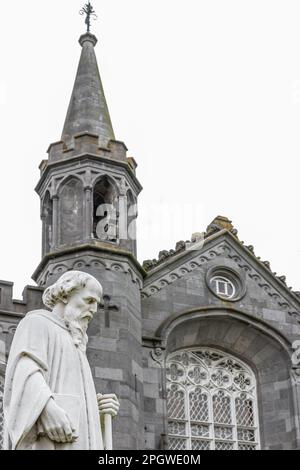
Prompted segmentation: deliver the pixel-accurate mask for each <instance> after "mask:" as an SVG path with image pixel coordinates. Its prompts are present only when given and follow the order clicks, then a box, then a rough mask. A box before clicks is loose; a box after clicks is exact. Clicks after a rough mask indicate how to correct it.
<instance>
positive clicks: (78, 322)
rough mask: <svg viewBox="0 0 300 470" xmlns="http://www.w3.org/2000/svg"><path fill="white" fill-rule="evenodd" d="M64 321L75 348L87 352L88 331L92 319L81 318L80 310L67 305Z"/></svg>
mask: <svg viewBox="0 0 300 470" xmlns="http://www.w3.org/2000/svg"><path fill="white" fill-rule="evenodd" d="M64 321H65V324H66V326H67V328H68V330H69V332H70V334H71V336H72V339H73V342H74V344H75V346H76V347H77V348H78V349H80V350H81V351H83V352H86V347H87V342H88V336H87V334H86V330H87V328H88V325H89V321H90V317H83V318H82V317H81V316H80V312H79V311H78V310H74V308H70V307H68V305H66V307H65V311H64Z"/></svg>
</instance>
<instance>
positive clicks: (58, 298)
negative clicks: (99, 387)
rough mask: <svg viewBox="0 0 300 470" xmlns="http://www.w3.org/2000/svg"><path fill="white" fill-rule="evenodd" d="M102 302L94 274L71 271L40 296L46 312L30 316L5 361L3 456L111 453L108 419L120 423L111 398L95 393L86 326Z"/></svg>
mask: <svg viewBox="0 0 300 470" xmlns="http://www.w3.org/2000/svg"><path fill="white" fill-rule="evenodd" d="M101 299H102V287H101V285H100V284H99V282H98V281H97V280H96V279H95V278H94V277H93V276H91V275H89V274H86V273H83V272H79V271H68V272H66V273H65V274H63V275H62V276H61V277H60V279H58V281H57V282H56V283H55V284H54V285H52V286H50V287H48V288H47V289H46V290H45V292H44V295H43V302H44V304H45V305H46V307H48V308H50V309H52V311H48V310H35V311H32V312H29V313H27V315H26V316H25V318H24V319H23V320H22V321H21V322H20V323H19V325H18V328H17V330H16V333H15V336H14V339H13V343H12V346H11V350H10V355H9V359H8V364H7V369H6V378H5V389H4V400H3V409H4V418H5V435H4V447H5V448H6V449H48V450H50V449H52V450H56V449H57V450H58V449H59V450H69V449H70V450H77V449H78V450H79V449H80V450H89V449H94V450H99V449H104V448H106V444H105V442H104V438H103V429H102V427H103V423H104V419H103V416H104V415H106V416H107V414H109V415H111V416H115V415H116V414H117V412H118V410H119V402H118V400H117V397H116V396H115V395H114V394H109V395H101V394H98V395H97V394H96V390H95V386H94V382H93V378H92V373H91V369H90V366H89V363H88V360H87V357H86V346H87V341H88V337H87V334H86V331H87V327H88V324H89V321H90V320H91V319H92V318H93V315H94V314H95V313H96V311H97V306H98V304H99V303H100V302H101Z"/></svg>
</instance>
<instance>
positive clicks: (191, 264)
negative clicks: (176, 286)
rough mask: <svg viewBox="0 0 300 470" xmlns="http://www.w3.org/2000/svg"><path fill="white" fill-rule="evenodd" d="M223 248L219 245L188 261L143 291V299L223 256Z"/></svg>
mask: <svg viewBox="0 0 300 470" xmlns="http://www.w3.org/2000/svg"><path fill="white" fill-rule="evenodd" d="M222 248H223V247H222V245H218V246H217V247H215V248H214V249H213V250H212V249H211V250H208V251H206V252H204V253H201V254H200V255H198V256H197V257H195V258H194V259H193V260H191V261H188V262H187V263H184V264H183V265H182V266H180V267H179V268H176V269H174V270H172V271H171V272H170V273H169V274H167V275H166V276H165V277H164V278H162V279H158V280H157V281H155V282H153V283H152V284H150V286H147V287H145V288H144V289H143V290H142V299H145V298H147V297H150V296H151V295H153V294H155V293H156V292H159V291H160V290H161V289H162V288H164V287H165V286H167V285H169V284H172V283H173V282H174V281H177V279H180V278H182V277H183V276H185V275H186V274H188V273H190V272H192V271H193V270H194V269H197V268H199V267H201V266H203V265H204V264H206V263H207V262H208V261H210V260H212V259H215V258H216V257H218V256H220V255H222V254H223V249H222Z"/></svg>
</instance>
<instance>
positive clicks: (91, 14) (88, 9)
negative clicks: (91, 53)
mask: <svg viewBox="0 0 300 470" xmlns="http://www.w3.org/2000/svg"><path fill="white" fill-rule="evenodd" d="M79 14H80V15H86V19H85V24H86V26H87V32H88V33H89V32H90V29H91V18H93V19H94V20H96V19H97V15H96V12H95V10H94V7H93V5H92V4H91V2H89V3H86V4H85V5H84V7H82V9H81V10H80V12H79Z"/></svg>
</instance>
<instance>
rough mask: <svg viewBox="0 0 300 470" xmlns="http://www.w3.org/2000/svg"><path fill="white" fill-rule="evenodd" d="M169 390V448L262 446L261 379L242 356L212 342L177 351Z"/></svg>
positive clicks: (169, 374)
mask: <svg viewBox="0 0 300 470" xmlns="http://www.w3.org/2000/svg"><path fill="white" fill-rule="evenodd" d="M167 394H168V395H167V410H168V441H169V449H172V450H183V449H192V450H210V449H212V450H233V449H238V450H255V449H258V448H259V428H258V412H257V391H256V379H255V375H254V373H253V372H252V370H251V369H250V368H249V367H248V366H247V365H246V364H244V363H243V362H241V361H240V360H238V359H236V358H234V357H232V356H230V355H228V354H225V353H224V352H222V351H216V350H214V349H210V348H205V349H204V348H200V349H193V350H183V351H177V352H175V353H172V354H171V355H169V356H168V360H167Z"/></svg>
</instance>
